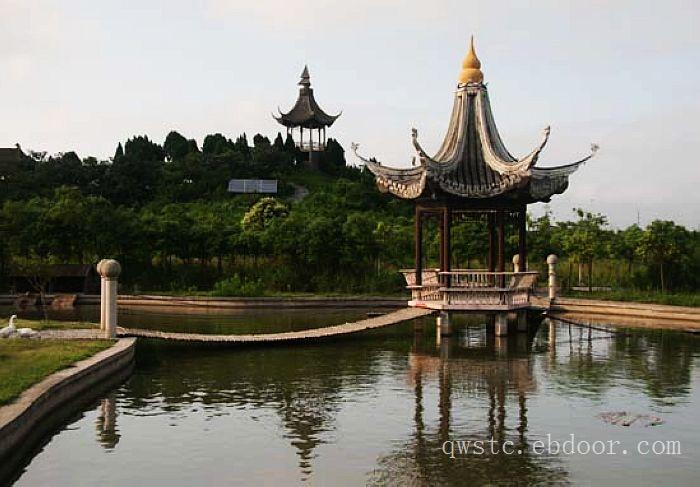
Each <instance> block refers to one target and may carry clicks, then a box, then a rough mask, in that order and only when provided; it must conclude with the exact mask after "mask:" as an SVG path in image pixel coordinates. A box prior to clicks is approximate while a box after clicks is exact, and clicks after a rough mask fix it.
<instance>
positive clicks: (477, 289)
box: [402, 269, 539, 309]
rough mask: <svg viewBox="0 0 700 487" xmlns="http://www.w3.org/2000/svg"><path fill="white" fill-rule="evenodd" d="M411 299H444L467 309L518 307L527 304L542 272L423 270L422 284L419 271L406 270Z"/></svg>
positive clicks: (438, 300) (404, 272)
mask: <svg viewBox="0 0 700 487" xmlns="http://www.w3.org/2000/svg"><path fill="white" fill-rule="evenodd" d="M402 273H403V275H404V277H405V279H406V284H407V286H406V287H407V288H408V289H410V290H411V298H412V300H414V301H420V302H441V303H442V304H444V305H458V306H464V307H465V308H474V309H479V308H480V307H484V308H488V307H494V306H498V307H518V306H524V305H527V303H528V302H529V299H530V293H531V291H532V290H533V289H534V287H535V285H536V282H537V277H538V275H539V273H537V272H534V271H530V272H490V271H488V270H482V269H457V270H453V271H449V272H440V271H439V270H437V269H426V270H423V274H422V278H423V279H422V283H421V285H417V284H416V271H415V270H414V269H405V270H403V271H402Z"/></svg>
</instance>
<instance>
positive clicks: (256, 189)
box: [228, 179, 277, 194]
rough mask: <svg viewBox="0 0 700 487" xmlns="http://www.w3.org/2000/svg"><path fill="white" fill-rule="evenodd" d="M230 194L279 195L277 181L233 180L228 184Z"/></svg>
mask: <svg viewBox="0 0 700 487" xmlns="http://www.w3.org/2000/svg"><path fill="white" fill-rule="evenodd" d="M228 192H229V193H266V194H276V193H277V180H276V179H232V180H230V181H229V182H228Z"/></svg>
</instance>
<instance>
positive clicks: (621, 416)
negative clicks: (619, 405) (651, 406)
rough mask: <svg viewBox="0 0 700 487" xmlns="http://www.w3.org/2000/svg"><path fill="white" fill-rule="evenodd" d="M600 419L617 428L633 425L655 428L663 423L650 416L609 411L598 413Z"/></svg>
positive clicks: (661, 420) (658, 418)
mask: <svg viewBox="0 0 700 487" xmlns="http://www.w3.org/2000/svg"><path fill="white" fill-rule="evenodd" d="M598 417H599V418H600V419H602V420H603V421H605V422H606V423H610V424H614V425H618V426H631V425H632V424H633V423H636V424H641V425H643V426H657V425H660V424H663V423H664V420H663V419H661V418H660V417H658V416H654V415H651V414H634V413H629V412H627V411H610V412H605V413H600V414H599V415H598Z"/></svg>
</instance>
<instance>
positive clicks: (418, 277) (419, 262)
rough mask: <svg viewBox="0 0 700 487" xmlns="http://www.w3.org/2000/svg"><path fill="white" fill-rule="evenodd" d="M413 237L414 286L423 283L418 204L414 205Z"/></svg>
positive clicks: (420, 217)
mask: <svg viewBox="0 0 700 487" xmlns="http://www.w3.org/2000/svg"><path fill="white" fill-rule="evenodd" d="M413 236H414V239H415V242H414V250H415V266H414V268H415V270H416V286H421V285H422V284H423V213H422V211H421V209H420V207H419V206H418V205H416V221H415V228H414V232H413Z"/></svg>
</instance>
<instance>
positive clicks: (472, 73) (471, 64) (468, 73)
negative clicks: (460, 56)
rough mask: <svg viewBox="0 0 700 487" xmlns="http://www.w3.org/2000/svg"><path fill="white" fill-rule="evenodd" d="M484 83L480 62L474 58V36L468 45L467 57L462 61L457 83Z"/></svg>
mask: <svg viewBox="0 0 700 487" xmlns="http://www.w3.org/2000/svg"><path fill="white" fill-rule="evenodd" d="M482 81H484V73H482V72H481V61H479V58H478V57H476V52H475V51H474V36H472V38H471V42H470V43H469V52H468V53H467V57H465V58H464V61H462V72H461V73H459V82H460V84H461V83H481V82H482Z"/></svg>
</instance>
